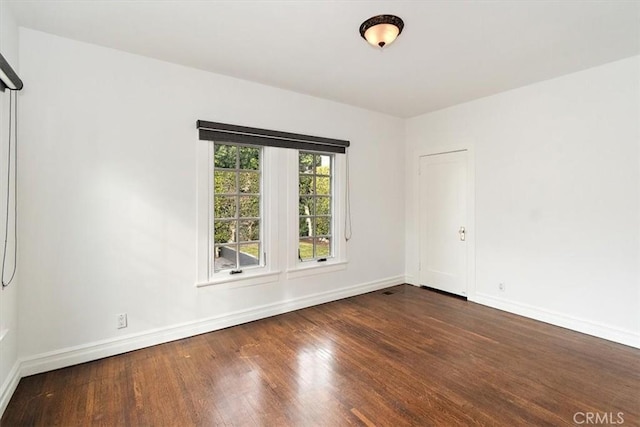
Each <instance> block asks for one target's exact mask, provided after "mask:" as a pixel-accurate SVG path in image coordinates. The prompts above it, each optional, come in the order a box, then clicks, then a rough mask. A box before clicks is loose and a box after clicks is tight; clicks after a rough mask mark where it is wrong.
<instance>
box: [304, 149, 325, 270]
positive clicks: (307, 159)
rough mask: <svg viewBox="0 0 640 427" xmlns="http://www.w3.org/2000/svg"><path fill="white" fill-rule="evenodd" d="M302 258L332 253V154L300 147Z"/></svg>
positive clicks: (308, 259)
mask: <svg viewBox="0 0 640 427" xmlns="http://www.w3.org/2000/svg"><path fill="white" fill-rule="evenodd" d="M298 170H299V179H298V194H299V201H298V210H299V227H298V233H299V241H298V258H299V259H300V261H312V260H316V261H326V260H327V258H330V257H332V256H333V247H332V236H333V235H334V233H333V221H332V218H333V209H332V207H333V201H332V195H333V188H332V187H333V182H332V177H333V155H330V154H318V153H308V152H304V151H300V152H299V155H298Z"/></svg>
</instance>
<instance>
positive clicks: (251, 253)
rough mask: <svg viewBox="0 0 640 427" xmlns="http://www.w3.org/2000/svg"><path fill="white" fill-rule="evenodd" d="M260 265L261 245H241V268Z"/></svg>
mask: <svg viewBox="0 0 640 427" xmlns="http://www.w3.org/2000/svg"><path fill="white" fill-rule="evenodd" d="M259 264H260V244H259V243H251V244H249V245H240V267H249V266H252V265H259Z"/></svg>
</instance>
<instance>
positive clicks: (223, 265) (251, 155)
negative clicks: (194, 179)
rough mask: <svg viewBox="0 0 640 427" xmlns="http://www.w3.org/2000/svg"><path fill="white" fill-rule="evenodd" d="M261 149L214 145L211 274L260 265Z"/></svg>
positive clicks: (261, 263) (233, 145) (239, 270)
mask: <svg viewBox="0 0 640 427" xmlns="http://www.w3.org/2000/svg"><path fill="white" fill-rule="evenodd" d="M261 158H262V149H261V148H260V147H250V146H243V145H238V144H227V143H214V150H213V181H214V189H213V218H212V219H213V251H212V252H213V254H212V256H213V262H211V263H210V265H211V268H212V273H217V272H219V271H223V270H230V272H231V273H236V272H237V273H239V272H241V270H242V269H243V268H248V267H255V266H261V265H263V257H262V252H263V251H262V235H261V223H262V197H261V193H262V192H261V189H262V177H261Z"/></svg>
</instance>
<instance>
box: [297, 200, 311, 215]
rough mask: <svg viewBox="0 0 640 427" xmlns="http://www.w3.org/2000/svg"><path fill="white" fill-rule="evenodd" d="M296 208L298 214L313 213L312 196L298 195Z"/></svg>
mask: <svg viewBox="0 0 640 427" xmlns="http://www.w3.org/2000/svg"><path fill="white" fill-rule="evenodd" d="M298 210H299V214H300V215H307V216H308V215H314V212H315V209H314V206H313V197H300V204H299V208H298Z"/></svg>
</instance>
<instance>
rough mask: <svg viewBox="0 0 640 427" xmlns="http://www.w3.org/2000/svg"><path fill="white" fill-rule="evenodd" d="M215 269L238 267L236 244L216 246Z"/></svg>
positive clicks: (214, 254)
mask: <svg viewBox="0 0 640 427" xmlns="http://www.w3.org/2000/svg"><path fill="white" fill-rule="evenodd" d="M213 261H214V269H215V271H219V270H228V269H232V268H236V246H235V245H227V246H216V247H215V249H214V251H213Z"/></svg>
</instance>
